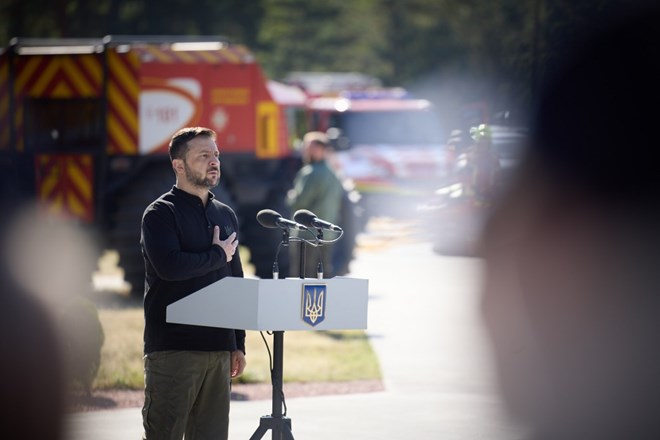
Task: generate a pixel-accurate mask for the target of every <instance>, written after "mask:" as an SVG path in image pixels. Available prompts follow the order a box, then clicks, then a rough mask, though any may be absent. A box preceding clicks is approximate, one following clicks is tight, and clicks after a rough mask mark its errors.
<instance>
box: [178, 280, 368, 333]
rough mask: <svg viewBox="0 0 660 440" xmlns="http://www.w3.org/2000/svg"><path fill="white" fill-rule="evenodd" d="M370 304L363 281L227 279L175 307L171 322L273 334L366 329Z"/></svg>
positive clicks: (181, 300)
mask: <svg viewBox="0 0 660 440" xmlns="http://www.w3.org/2000/svg"><path fill="white" fill-rule="evenodd" d="M367 302H368V281H367V280H363V279H355V278H344V277H336V278H330V279H323V280H318V279H300V278H287V279H282V280H269V279H267V280H258V279H249V278H223V279H221V280H220V281H218V282H216V283H213V284H211V285H209V286H207V287H205V288H203V289H201V290H198V291H197V292H195V293H193V294H191V295H188V296H187V297H185V298H183V299H180V300H179V301H177V302H175V303H173V304H170V305H169V306H168V307H167V322H170V323H175V324H190V325H202V326H206V327H223V328H237V329H244V330H270V331H284V330H340V329H366V328H367ZM306 314H307V319H305V315H306ZM310 315H311V316H310ZM314 318H316V319H314Z"/></svg>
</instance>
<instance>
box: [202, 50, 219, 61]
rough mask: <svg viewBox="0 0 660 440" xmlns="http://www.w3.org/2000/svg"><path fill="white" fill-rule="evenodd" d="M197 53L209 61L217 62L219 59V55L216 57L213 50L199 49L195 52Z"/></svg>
mask: <svg viewBox="0 0 660 440" xmlns="http://www.w3.org/2000/svg"><path fill="white" fill-rule="evenodd" d="M197 55H198V56H199V57H200V58H202V59H203V60H204V61H206V62H209V63H217V62H219V61H221V59H220V57H218V56H217V55H216V53H215V52H210V51H208V50H200V51H199V52H197Z"/></svg>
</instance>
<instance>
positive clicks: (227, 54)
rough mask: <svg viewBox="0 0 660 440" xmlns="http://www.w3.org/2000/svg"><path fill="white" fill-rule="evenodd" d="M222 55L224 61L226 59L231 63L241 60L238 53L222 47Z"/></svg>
mask: <svg viewBox="0 0 660 440" xmlns="http://www.w3.org/2000/svg"><path fill="white" fill-rule="evenodd" d="M221 54H222V57H223V58H224V59H225V61H228V62H230V63H233V64H238V63H240V62H241V57H240V55H237V54H235V53H234V51H233V50H232V49H229V48H228V49H222V51H221Z"/></svg>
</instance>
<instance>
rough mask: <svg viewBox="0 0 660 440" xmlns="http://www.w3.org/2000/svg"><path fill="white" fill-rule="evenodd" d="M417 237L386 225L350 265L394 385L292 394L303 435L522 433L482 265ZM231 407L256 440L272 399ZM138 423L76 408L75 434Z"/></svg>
mask: <svg viewBox="0 0 660 440" xmlns="http://www.w3.org/2000/svg"><path fill="white" fill-rule="evenodd" d="M406 237H407V238H406ZM409 237H410V236H409V235H408V234H407V233H406V232H405V231H402V230H401V229H400V228H397V227H393V228H389V229H388V227H385V228H380V229H379V231H378V232H376V233H373V234H371V235H369V236H368V237H366V239H365V240H366V241H365V243H364V244H365V245H364V246H363V248H362V250H361V251H360V253H359V255H358V258H357V259H356V260H355V261H354V262H353V264H352V266H351V272H352V274H351V276H355V277H360V278H368V279H369V280H370V303H369V330H368V333H369V335H370V337H371V340H372V343H373V346H374V348H375V349H376V352H377V354H378V356H379V359H380V362H381V367H382V370H383V374H384V379H385V386H386V391H385V392H382V393H372V394H362V395H349V396H326V397H313V398H297V399H290V400H289V401H288V408H289V416H290V417H291V418H292V420H293V433H294V436H295V437H296V438H297V439H311V438H314V439H317V440H324V439H365V440H370V439H373V440H383V439H403V438H407V439H443V440H451V439H457V440H458V439H469V440H478V439H484V440H499V439H502V440H504V439H506V440H510V439H513V440H515V439H519V438H521V437H523V435H522V434H523V432H522V430H520V429H519V428H516V427H514V426H513V425H512V424H511V423H510V422H508V421H507V419H506V418H505V417H504V416H503V414H502V412H501V405H500V403H499V401H498V399H497V393H496V391H495V387H494V385H493V380H492V374H491V373H490V372H491V364H490V361H489V357H488V351H487V345H486V343H485V338H484V334H483V329H482V326H481V321H480V319H479V313H478V290H479V282H480V275H481V266H480V262H479V261H478V260H473V259H465V258H448V257H441V256H438V255H435V254H433V253H432V252H431V250H430V246H429V245H428V244H424V243H418V242H415V241H414V240H411V239H410V238H409ZM402 238H403V239H402ZM263 355H264V356H265V353H263ZM285 368H286V363H285ZM232 405H233V406H232V419H231V430H230V438H231V439H241V438H243V439H247V438H249V437H250V435H251V434H252V432H253V431H254V429H255V428H256V427H257V425H258V420H259V417H260V416H261V415H264V414H267V413H269V412H270V402H268V401H261V402H234V403H233V404H232ZM140 426H141V419H140V412H139V410H138V409H127V410H110V411H100V412H96V413H86V414H75V415H73V416H72V417H71V419H70V428H71V429H70V431H71V435H70V439H71V440H83V439H94V440H115V439H116V440H119V439H122V440H123V439H130V438H134V439H137V438H140V435H141V428H140ZM265 438H268V439H270V433H268V434H267V435H266V436H265Z"/></svg>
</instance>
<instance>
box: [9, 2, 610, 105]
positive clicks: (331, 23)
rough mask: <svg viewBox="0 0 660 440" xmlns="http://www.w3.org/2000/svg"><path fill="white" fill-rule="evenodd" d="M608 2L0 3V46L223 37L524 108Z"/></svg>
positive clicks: (331, 67) (285, 67) (303, 61)
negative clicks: (53, 40) (28, 39)
mask: <svg viewBox="0 0 660 440" xmlns="http://www.w3.org/2000/svg"><path fill="white" fill-rule="evenodd" d="M616 4H623V0H585V1H579V0H494V1H482V0H351V1H345V0H324V1H309V0H198V1H196V2H194V3H191V2H189V1H188V0H97V1H94V2H89V1H86V0H30V1H25V0H3V1H2V2H0V45H5V44H6V43H7V42H8V41H9V38H10V37H12V36H32V37H101V36H103V35H106V34H132V35H135V34H197V35H203V34H207V35H208V34H214V35H225V36H228V37H230V38H232V39H233V40H235V41H239V42H243V43H245V44H247V45H248V46H250V47H251V48H253V49H254V50H256V52H257V55H258V59H259V62H260V63H261V64H262V65H263V67H264V68H265V70H266V72H267V73H268V74H269V75H270V76H271V77H273V78H281V77H282V76H284V75H285V74H286V73H288V72H290V71H294V70H309V71H344V72H345V71H356V72H362V73H366V74H370V75H374V76H377V77H380V78H381V79H382V80H383V81H384V82H385V83H386V84H390V85H404V86H409V85H411V84H415V83H419V82H420V81H421V80H422V79H423V78H427V79H428V78H429V77H431V78H432V79H433V81H434V83H433V84H432V85H433V87H436V88H438V87H440V88H441V87H443V86H444V84H446V83H447V81H446V78H447V77H452V76H453V77H458V78H461V79H463V81H464V83H465V84H471V85H473V86H472V87H469V88H465V89H464V90H453V92H454V94H456V95H457V97H456V99H460V100H475V99H477V100H486V101H491V102H492V101H494V100H497V99H499V97H500V96H505V97H507V98H508V99H509V100H513V101H514V102H516V103H518V104H523V105H524V104H528V103H529V101H530V100H531V98H532V94H533V93H534V91H535V85H536V84H538V82H539V80H540V79H541V77H542V76H543V75H545V74H548V73H549V72H550V69H551V68H552V66H554V65H555V64H556V61H557V59H558V58H559V57H560V56H561V55H562V54H561V53H560V52H559V49H558V43H559V42H562V41H567V40H568V41H570V39H571V38H573V37H575V36H576V35H579V33H580V32H581V30H583V29H584V28H585V27H586V26H585V25H586V24H588V23H590V22H592V21H594V20H596V19H603V18H604V19H607V15H606V14H604V12H603V11H606V10H607V8H608V7H611V6H613V5H616ZM474 85H479V86H474ZM448 87H450V86H448ZM444 99H446V96H445V97H444Z"/></svg>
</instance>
